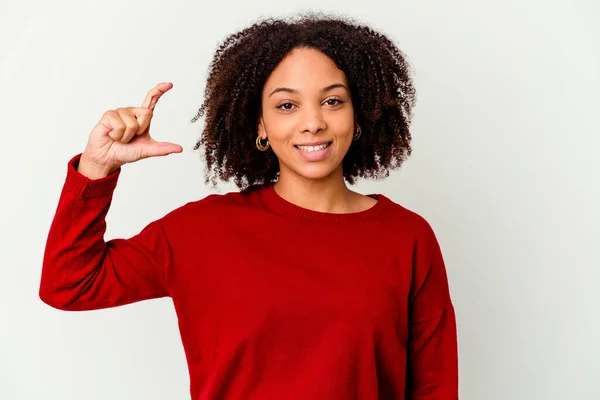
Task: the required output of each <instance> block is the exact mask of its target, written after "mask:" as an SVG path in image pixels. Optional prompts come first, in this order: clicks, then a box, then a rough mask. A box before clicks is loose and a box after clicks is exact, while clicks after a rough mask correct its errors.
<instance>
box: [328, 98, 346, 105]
mask: <svg viewBox="0 0 600 400" xmlns="http://www.w3.org/2000/svg"><path fill="white" fill-rule="evenodd" d="M325 103H326V104H327V105H328V106H337V105H338V104H342V103H343V101H342V100H341V99H336V98H331V99H327V100H325Z"/></svg>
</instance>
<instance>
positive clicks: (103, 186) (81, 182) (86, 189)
mask: <svg viewBox="0 0 600 400" xmlns="http://www.w3.org/2000/svg"><path fill="white" fill-rule="evenodd" d="M80 158H81V154H78V155H76V156H75V157H73V158H72V159H71V161H69V163H68V165H67V178H66V180H65V185H64V187H65V190H68V191H69V192H71V193H73V194H74V195H76V196H77V197H80V198H84V197H102V196H110V195H112V194H113V192H114V190H115V188H116V187H117V181H118V180H119V175H120V174H121V168H119V169H117V170H116V171H114V172H113V173H111V174H110V175H108V176H106V177H104V178H100V179H90V178H88V177H87V176H84V175H82V174H80V173H79V172H77V167H78V165H79V159H80Z"/></svg>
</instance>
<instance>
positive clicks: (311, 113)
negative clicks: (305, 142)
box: [301, 107, 327, 135]
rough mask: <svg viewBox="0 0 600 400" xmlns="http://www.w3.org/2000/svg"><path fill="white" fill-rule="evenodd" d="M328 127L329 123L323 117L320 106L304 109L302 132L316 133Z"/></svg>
mask: <svg viewBox="0 0 600 400" xmlns="http://www.w3.org/2000/svg"><path fill="white" fill-rule="evenodd" d="M325 128H327V123H326V122H325V119H324V118H323V111H322V110H321V108H320V107H306V108H305V109H304V115H303V120H302V122H301V131H302V133H308V134H312V135H316V134H317V133H319V132H320V131H322V130H324V129H325Z"/></svg>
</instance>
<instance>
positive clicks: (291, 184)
mask: <svg viewBox="0 0 600 400" xmlns="http://www.w3.org/2000/svg"><path fill="white" fill-rule="evenodd" d="M273 187H274V189H275V192H276V193H277V194H278V195H279V196H280V197H282V198H283V199H285V200H287V201H289V202H290V203H293V204H295V205H297V206H299V207H302V208H306V209H309V210H312V211H319V212H327V213H347V212H352V211H354V210H353V209H354V204H355V202H353V201H352V199H353V198H354V196H355V195H356V193H355V192H353V191H352V190H350V189H348V187H347V186H346V182H345V180H344V175H343V173H342V170H341V168H339V169H338V170H336V171H335V172H334V173H332V174H331V175H330V176H327V177H325V178H323V179H307V178H303V177H301V176H299V175H296V174H293V173H291V172H289V171H287V170H281V172H280V175H279V180H278V181H277V182H276V183H275V184H274V186H273Z"/></svg>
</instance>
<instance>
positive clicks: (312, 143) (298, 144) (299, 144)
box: [294, 140, 331, 146]
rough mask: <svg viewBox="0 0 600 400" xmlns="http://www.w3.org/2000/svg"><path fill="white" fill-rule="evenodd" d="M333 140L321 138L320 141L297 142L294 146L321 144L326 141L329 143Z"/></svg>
mask: <svg viewBox="0 0 600 400" xmlns="http://www.w3.org/2000/svg"><path fill="white" fill-rule="evenodd" d="M329 142H331V140H321V141H320V142H311V143H297V144H295V145H294V146H320V145H322V144H325V143H329Z"/></svg>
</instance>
